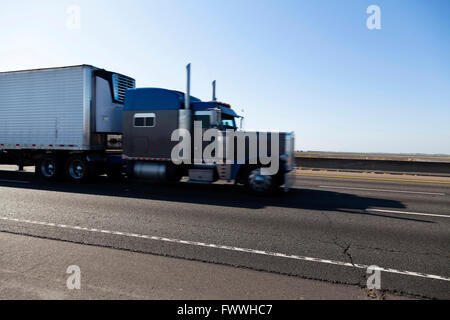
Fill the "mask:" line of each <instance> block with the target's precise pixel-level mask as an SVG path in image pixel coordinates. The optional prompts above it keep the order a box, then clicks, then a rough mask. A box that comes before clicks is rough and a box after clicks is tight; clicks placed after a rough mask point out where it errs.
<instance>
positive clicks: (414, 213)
mask: <svg viewBox="0 0 450 320" xmlns="http://www.w3.org/2000/svg"><path fill="white" fill-rule="evenodd" d="M366 211H371V212H385V213H401V214H407V215H413V216H428V217H440V218H450V216H446V215H443V214H432V213H420V212H407V211H394V210H381V209H366Z"/></svg>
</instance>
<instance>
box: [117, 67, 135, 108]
mask: <svg viewBox="0 0 450 320" xmlns="http://www.w3.org/2000/svg"><path fill="white" fill-rule="evenodd" d="M112 79H113V87H114V99H115V100H116V101H118V102H122V103H123V102H124V101H125V93H126V91H127V89H133V88H135V86H136V81H135V80H134V79H133V78H130V77H126V76H123V75H121V74H113V76H112Z"/></svg>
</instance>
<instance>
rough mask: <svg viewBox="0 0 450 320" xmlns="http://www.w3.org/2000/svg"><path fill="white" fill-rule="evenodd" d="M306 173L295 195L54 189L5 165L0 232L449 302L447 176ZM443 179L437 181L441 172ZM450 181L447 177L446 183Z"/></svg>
mask: <svg viewBox="0 0 450 320" xmlns="http://www.w3.org/2000/svg"><path fill="white" fill-rule="evenodd" d="M430 180H433V179H431V178H430V179H426V178H425V179H424V178H421V179H419V178H414V177H406V176H377V177H375V178H374V177H373V176H357V175H348V176H346V177H340V178H337V177H335V175H331V174H328V175H327V174H313V173H306V174H304V175H299V176H298V177H297V183H296V187H295V189H294V190H292V191H291V192H290V193H289V194H278V195H274V196H271V197H258V196H252V195H248V194H246V193H245V192H244V191H243V190H242V189H241V188H237V187H234V186H230V185H220V184H219V185H212V186H210V185H209V186H202V185H188V184H184V183H181V184H177V185H160V184H149V183H142V182H125V183H112V182H109V181H106V180H100V181H98V182H97V183H95V184H89V185H71V184H68V183H58V184H48V183H43V182H40V181H38V180H36V179H34V177H33V175H32V173H17V172H5V171H3V172H0V232H7V233H14V234H19V235H27V236H33V237H39V238H47V239H55V240H63V241H69V242H75V243H79V244H89V245H96V246H102V247H109V248H116V249H124V250H129V251H134V252H143V253H152V254H157V255H163V256H170V257H177V258H183V259H188V260H197V261H205V262H211V263H216V264H222V265H229V266H237V267H244V268H249V269H254V270H263V271H268V272H273V273H279V274H288V275H293V276H298V277H301V278H308V279H316V280H323V281H327V282H333V283H342V284H352V285H360V286H361V287H364V286H365V284H366V279H367V276H368V275H367V272H366V271H367V267H368V266H372V265H375V266H378V267H380V268H382V271H381V287H382V290H386V291H388V292H393V293H399V294H408V295H413V296H418V297H427V298H441V299H449V298H450V264H449V262H450V259H449V258H450V255H449V254H450V183H449V182H450V181H449V180H448V179H447V180H444V179H442V180H441V181H434V182H432V181H430ZM434 180H439V179H434ZM442 182H443V183H442Z"/></svg>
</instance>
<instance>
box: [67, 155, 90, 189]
mask: <svg viewBox="0 0 450 320" xmlns="http://www.w3.org/2000/svg"><path fill="white" fill-rule="evenodd" d="M91 171H92V168H91V165H90V164H89V162H88V161H87V160H86V157H83V156H73V157H71V158H69V160H67V164H66V174H67V177H68V178H69V180H70V181H73V182H78V183H84V182H88V181H89V179H90V178H91Z"/></svg>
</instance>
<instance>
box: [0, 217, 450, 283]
mask: <svg viewBox="0 0 450 320" xmlns="http://www.w3.org/2000/svg"><path fill="white" fill-rule="evenodd" d="M0 220H3V221H10V222H18V223H27V224H33V225H42V226H49V227H55V228H63V229H70V230H79V231H86V232H92V233H105V234H112V235H119V236H124V237H130V238H140V239H148V240H153V241H162V242H169V243H177V244H183V245H189V246H197V247H204V248H215V249H222V250H228V251H235V252H245V253H250V254H257V255H264V256H271V257H278V258H284V259H291V260H299V261H308V262H316V263H323V264H329V265H337V266H343V267H352V268H357V269H366V270H367V269H369V268H371V270H379V271H384V272H387V273H393V274H401V275H407V276H413V277H419V278H426V279H434V280H442V281H450V278H449V277H445V276H439V275H433V274H426V273H421V272H412V271H404V270H397V269H392V268H382V267H378V266H369V265H364V264H353V263H348V262H342V261H336V260H328V259H320V258H312V257H305V256H298V255H289V254H284V253H277V252H270V251H264V250H255V249H248V248H240V247H233V246H225V245H218V244H211V243H205V242H196V241H187V240H179V239H170V238H164V237H157V236H149V235H143V234H137V233H129V232H119V231H110V230H104V229H96V228H86V227H80V226H70V225H66V224H58V223H49V222H43V221H33V220H24V219H16V218H10V217H2V216H0Z"/></svg>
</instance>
